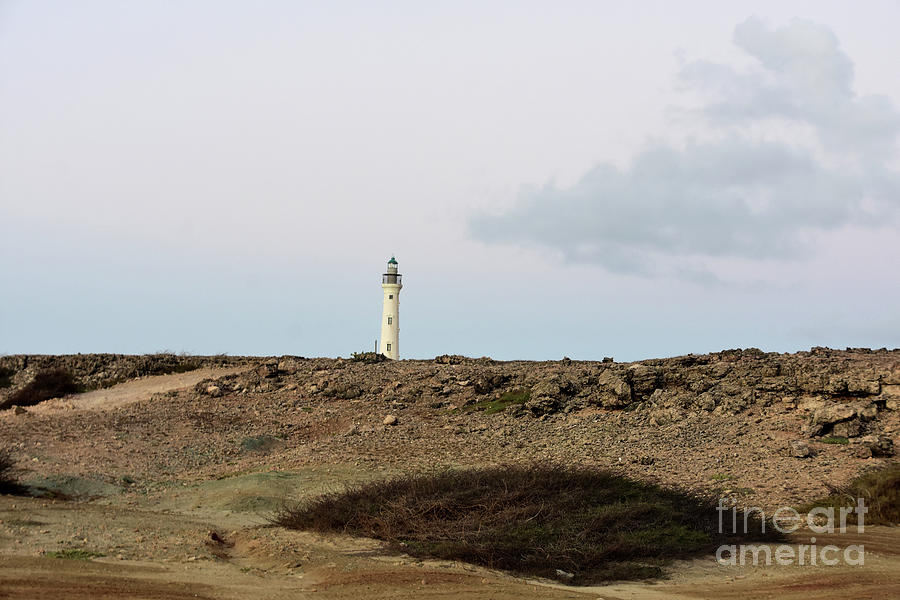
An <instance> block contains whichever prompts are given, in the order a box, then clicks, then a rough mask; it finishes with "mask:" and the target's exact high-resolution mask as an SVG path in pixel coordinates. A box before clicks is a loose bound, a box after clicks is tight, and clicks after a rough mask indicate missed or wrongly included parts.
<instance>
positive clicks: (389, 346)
mask: <svg viewBox="0 0 900 600" xmlns="http://www.w3.org/2000/svg"><path fill="white" fill-rule="evenodd" d="M387 351H388V352H390V351H391V343H390V342H388V345H387Z"/></svg>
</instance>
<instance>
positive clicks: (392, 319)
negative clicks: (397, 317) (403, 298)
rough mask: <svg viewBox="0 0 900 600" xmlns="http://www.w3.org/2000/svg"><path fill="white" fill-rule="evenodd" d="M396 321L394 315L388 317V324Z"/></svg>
mask: <svg viewBox="0 0 900 600" xmlns="http://www.w3.org/2000/svg"><path fill="white" fill-rule="evenodd" d="M393 322H394V317H388V325H390V324H391V323H393Z"/></svg>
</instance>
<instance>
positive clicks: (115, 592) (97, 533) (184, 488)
mask: <svg viewBox="0 0 900 600" xmlns="http://www.w3.org/2000/svg"><path fill="white" fill-rule="evenodd" d="M226 372H227V371H224V370H221V369H220V370H217V371H210V370H203V371H195V372H190V373H183V374H177V375H168V376H160V377H149V378H145V379H140V380H136V381H133V382H128V383H124V384H121V385H119V386H116V387H114V388H111V389H109V390H103V391H100V392H93V393H91V394H85V395H83V396H81V397H78V398H77V399H68V400H66V399H64V400H55V401H51V402H49V403H46V404H45V405H43V406H39V407H34V408H33V409H30V410H31V411H33V413H34V414H45V415H49V414H55V413H61V414H71V413H73V412H87V413H90V411H112V410H115V409H116V408H119V407H122V406H126V405H128V404H134V403H139V402H141V401H146V400H149V399H150V398H151V397H153V396H154V395H155V394H161V393H162V394H164V393H166V392H170V391H173V390H177V389H181V388H187V387H191V386H193V385H195V384H196V383H197V382H198V381H200V380H202V379H204V378H206V377H211V376H219V375H221V374H224V373H226ZM108 442H109V443H113V442H115V440H109V441H108ZM105 445H108V444H106V442H104V443H98V446H104V447H101V448H98V452H100V451H101V450H102V451H103V452H107V451H109V448H106V447H105ZM102 455H103V454H101V456H102ZM264 463H265V460H261V461H258V463H257V464H256V467H255V468H252V469H248V470H246V472H242V473H233V474H230V475H229V476H227V477H221V478H218V479H210V478H205V479H204V478H200V477H194V478H180V479H179V478H160V479H159V480H158V481H154V482H153V483H152V485H149V484H148V485H145V486H129V485H124V484H123V485H121V486H107V488H104V489H103V493H102V494H97V497H94V498H92V499H80V500H75V501H73V500H59V499H41V498H20V497H11V496H0V598H41V599H47V598H76V599H77V598H85V599H86V598H147V599H150V598H153V599H156V598H159V599H162V598H167V599H168V598H175V599H180V598H217V599H218V598H223V599H231V598H234V599H239V598H254V599H267V598H271V599H282V598H285V599H287V598H291V599H295V598H307V597H309V598H336V599H345V600H346V599H353V600H356V599H359V598H461V597H464V598H485V599H487V598H497V599H505V598H510V599H512V598H592V599H596V598H605V599H610V600H611V599H621V600H625V599H634V600H661V599H689V598H740V599H741V600H751V599H756V598H779V599H780V598H786V599H796V600H800V599H813V598H816V599H820V598H824V599H829V598H834V599H837V598H870V599H881V598H884V599H888V598H900V528H887V527H868V528H866V530H865V532H864V533H858V532H856V531H855V530H852V529H851V531H849V532H848V533H846V534H834V535H832V536H827V535H825V536H822V535H820V536H818V539H817V543H818V545H819V546H820V547H821V546H823V545H825V544H828V543H833V544H835V545H837V546H839V547H846V546H848V545H850V544H863V545H864V546H865V551H866V556H865V564H864V565H858V566H856V565H847V564H840V565H838V566H831V567H829V566H821V565H820V566H808V565H807V566H798V565H795V566H757V567H740V566H725V565H719V564H717V563H716V561H715V559H714V557H712V556H710V557H707V558H703V559H698V560H694V561H689V562H682V563H679V564H676V565H674V567H673V568H672V569H671V577H670V579H667V580H663V581H657V582H634V583H618V584H611V585H606V586H598V587H591V588H574V587H567V586H564V585H559V584H558V583H555V582H547V581H530V580H525V579H522V578H516V577H513V576H510V575H507V574H504V573H499V572H494V571H490V570H486V569H482V568H478V567H473V566H471V565H465V564H461V563H455V562H441V561H422V560H418V559H415V558H411V557H408V556H397V555H394V554H391V553H388V552H386V551H385V550H384V549H383V548H382V546H381V545H380V543H378V542H377V541H373V540H365V539H362V540H361V539H353V538H349V537H342V536H327V537H323V536H318V535H313V534H309V533H304V532H294V531H286V530H283V529H281V528H278V527H274V526H271V525H270V524H269V523H268V521H267V517H268V516H270V515H271V514H272V512H273V510H275V509H277V507H278V506H279V504H280V503H281V502H283V501H285V500H287V499H294V498H298V497H303V496H305V495H313V494H317V493H320V492H322V491H326V490H329V489H335V488H337V487H339V486H340V485H341V484H342V483H345V482H348V481H359V480H362V479H366V478H371V477H373V476H378V475H379V474H380V473H373V472H372V470H371V469H370V468H365V466H360V464H359V462H358V461H352V460H347V461H345V462H332V463H329V464H324V465H312V466H305V467H302V468H298V469H295V470H291V471H289V472H285V471H278V470H274V469H273V468H272V467H271V466H266V465H265V464H264ZM59 466H60V465H59V464H55V465H54V468H57V469H58V468H59ZM71 485H75V484H71ZM76 487H77V486H76ZM810 535H811V533H810V532H808V531H805V532H804V531H800V532H798V533H797V534H795V536H794V539H793V541H794V542H795V543H796V544H801V543H808V542H809V537H810ZM65 549H81V550H84V551H86V552H90V553H92V554H94V555H96V556H93V557H92V558H89V559H86V560H76V559H71V558H69V559H67V558H54V557H53V556H52V554H51V553H52V552H54V551H59V550H65Z"/></svg>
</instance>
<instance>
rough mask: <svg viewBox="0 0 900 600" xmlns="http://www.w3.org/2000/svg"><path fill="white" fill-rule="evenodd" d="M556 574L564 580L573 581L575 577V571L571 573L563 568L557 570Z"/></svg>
mask: <svg viewBox="0 0 900 600" xmlns="http://www.w3.org/2000/svg"><path fill="white" fill-rule="evenodd" d="M556 576H557V577H558V578H559V579H562V580H563V581H571V580H572V579H574V578H575V574H574V573H569V572H568V571H563V570H562V569H557V570H556Z"/></svg>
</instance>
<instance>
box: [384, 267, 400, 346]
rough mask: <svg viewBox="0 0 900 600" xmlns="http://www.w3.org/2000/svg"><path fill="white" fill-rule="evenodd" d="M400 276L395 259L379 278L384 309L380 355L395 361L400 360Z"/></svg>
mask: <svg viewBox="0 0 900 600" xmlns="http://www.w3.org/2000/svg"><path fill="white" fill-rule="evenodd" d="M401 277H402V275H400V274H399V273H397V259H395V258H394V257H393V256H392V257H391V260H389V261H388V263H387V273H385V274H384V275H382V276H381V289H382V290H384V309H383V310H382V311H381V349H380V352H381V354H384V355H385V356H387V357H388V358H391V359H394V360H397V359H398V358H400V290H401V289H402V288H403V283H402V282H401V281H400V278H401Z"/></svg>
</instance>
